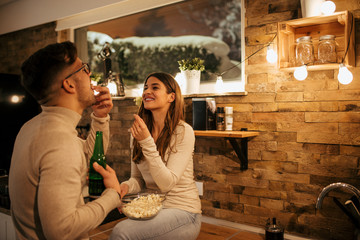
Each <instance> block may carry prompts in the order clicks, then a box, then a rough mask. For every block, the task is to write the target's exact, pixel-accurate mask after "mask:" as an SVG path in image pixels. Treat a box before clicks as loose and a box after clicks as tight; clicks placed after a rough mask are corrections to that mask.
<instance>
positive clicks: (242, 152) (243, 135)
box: [194, 129, 260, 170]
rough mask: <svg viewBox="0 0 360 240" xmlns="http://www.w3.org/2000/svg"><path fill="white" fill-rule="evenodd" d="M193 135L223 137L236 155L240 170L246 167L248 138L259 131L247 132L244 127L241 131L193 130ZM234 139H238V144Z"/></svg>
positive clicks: (256, 134)
mask: <svg viewBox="0 0 360 240" xmlns="http://www.w3.org/2000/svg"><path fill="white" fill-rule="evenodd" d="M194 133H195V136H199V137H223V138H225V139H227V140H229V142H230V144H231V146H232V147H233V149H234V150H235V153H236V155H237V157H238V161H237V160H234V161H235V162H237V163H240V170H246V169H248V138H249V137H255V136H258V135H259V134H260V133H259V132H249V131H247V130H246V129H242V130H241V131H216V130H206V131H202V130H194ZM236 139H240V146H239V143H238V142H237V140H236Z"/></svg>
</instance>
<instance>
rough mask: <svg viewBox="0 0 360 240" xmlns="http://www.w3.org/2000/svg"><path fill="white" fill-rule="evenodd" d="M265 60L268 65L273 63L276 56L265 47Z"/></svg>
mask: <svg viewBox="0 0 360 240" xmlns="http://www.w3.org/2000/svg"><path fill="white" fill-rule="evenodd" d="M266 60H267V61H268V62H269V63H275V62H276V60H277V54H276V52H275V51H274V49H272V48H271V47H270V46H268V47H267V53H266Z"/></svg>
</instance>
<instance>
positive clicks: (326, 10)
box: [321, 1, 336, 15]
mask: <svg viewBox="0 0 360 240" xmlns="http://www.w3.org/2000/svg"><path fill="white" fill-rule="evenodd" d="M335 9H336V5H335V3H334V2H333V1H325V2H323V3H322V4H321V12H322V13H323V14H324V15H330V14H333V13H334V12H335Z"/></svg>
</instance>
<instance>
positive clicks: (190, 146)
mask: <svg viewBox="0 0 360 240" xmlns="http://www.w3.org/2000/svg"><path fill="white" fill-rule="evenodd" d="M139 144H140V146H141V148H142V152H143V154H144V158H145V161H142V162H141V163H140V164H135V163H134V162H133V161H131V178H130V179H129V180H128V181H125V182H124V183H126V184H128V185H129V193H130V194H131V193H138V192H139V191H141V190H142V189H143V188H144V187H146V188H147V189H151V190H158V191H159V192H162V193H166V199H165V201H164V207H165V208H178V209H182V210H186V211H189V212H192V213H201V202H200V198H199V193H198V190H197V188H196V185H195V181H194V175H193V174H194V166H193V153H194V144H195V135H194V131H193V129H192V127H191V126H190V125H189V124H187V123H185V122H181V123H180V124H179V125H178V126H177V127H176V129H175V133H174V134H173V136H172V137H171V140H170V146H174V147H173V149H172V150H173V152H172V151H170V148H168V149H167V151H166V153H165V159H164V161H165V163H164V162H163V160H162V159H161V157H160V155H159V152H158V151H157V148H156V144H155V142H154V139H153V138H152V137H151V136H149V137H148V138H146V139H144V140H142V141H139Z"/></svg>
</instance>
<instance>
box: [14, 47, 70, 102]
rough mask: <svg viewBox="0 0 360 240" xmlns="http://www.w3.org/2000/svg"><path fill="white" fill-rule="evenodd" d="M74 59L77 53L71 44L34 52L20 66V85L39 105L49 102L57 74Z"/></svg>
mask: <svg viewBox="0 0 360 240" xmlns="http://www.w3.org/2000/svg"><path fill="white" fill-rule="evenodd" d="M76 58H77V51H76V47H75V45H74V44H73V43H72V42H69V41H67V42H62V43H55V44H50V45H48V46H46V47H45V48H42V49H40V50H38V51H37V52H35V53H34V54H33V55H31V56H30V57H29V58H28V59H27V60H26V61H25V62H24V63H23V64H22V66H21V71H22V80H21V83H22V85H23V86H24V88H25V89H26V90H27V91H28V92H29V93H30V94H31V95H32V96H33V97H34V98H35V99H36V100H37V101H38V102H39V103H40V104H43V103H45V102H46V101H48V100H49V99H48V97H49V95H50V94H51V91H52V87H53V84H55V79H56V76H57V74H58V73H59V72H60V71H62V70H63V69H64V68H65V67H66V66H69V65H71V64H73V63H74V62H75V60H76ZM59 87H60V85H59Z"/></svg>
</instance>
